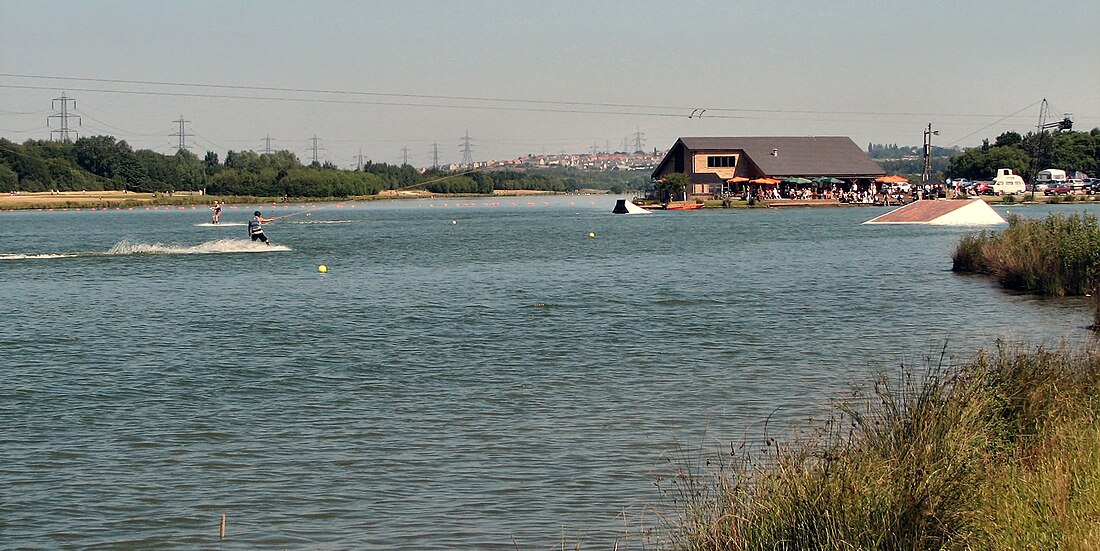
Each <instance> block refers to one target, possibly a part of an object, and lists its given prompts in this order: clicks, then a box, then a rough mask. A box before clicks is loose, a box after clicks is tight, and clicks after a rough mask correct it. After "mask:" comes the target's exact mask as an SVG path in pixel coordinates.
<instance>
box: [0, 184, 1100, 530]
mask: <svg viewBox="0 0 1100 551" xmlns="http://www.w3.org/2000/svg"><path fill="white" fill-rule="evenodd" d="M614 204H615V199H614V198H613V197H609V196H559V197H534V198H510V197H504V198H493V199H471V198H466V199H463V198H458V199H432V200H408V201H378V202H363V203H350V202H349V203H318V204H316V205H308V204H306V205H302V204H291V205H287V206H280V207H279V208H272V206H271V205H270V204H269V205H265V206H263V207H261V210H262V211H263V212H264V215H265V216H268V217H271V216H284V215H293V216H288V217H286V218H283V219H281V220H277V221H275V222H272V223H270V224H267V225H265V226H266V228H267V233H268V235H269V236H270V237H271V239H272V242H273V243H274V244H275V245H276V246H274V247H271V248H268V247H266V246H263V245H256V244H253V243H251V242H249V241H247V236H246V228H245V227H244V226H243V225H240V224H243V223H244V222H246V221H247V219H248V218H249V215H250V213H251V211H252V210H255V208H256V205H239V206H238V205H234V206H233V208H230V209H227V210H226V212H225V213H224V215H223V216H222V222H223V225H222V226H220V227H218V226H201V225H198V224H201V223H204V222H208V221H209V215H210V212H209V211H208V210H206V209H205V208H203V207H199V208H198V209H190V208H188V209H184V210H181V209H178V208H166V207H160V208H158V209H156V210H152V209H150V210H145V209H144V208H141V209H135V210H110V211H103V210H97V211H88V210H83V211H53V212H38V211H25V212H0V328H2V329H0V370H2V372H3V374H4V377H3V379H2V380H0V488H2V493H3V494H2V498H0V508H2V509H0V510H2V515H0V549H22V548H47V549H56V548H82V549H97V548H102V549H195V548H214V547H217V548H219V549H221V548H224V549H255V548H271V549H276V548H277V549H348V548H370V549H404V548H410V547H415V548H418V549H453V548H477V549H501V550H505V549H512V550H514V549H520V550H530V549H549V548H560V546H561V545H562V544H563V542H564V544H565V545H566V546H569V547H572V546H573V545H575V544H581V545H582V548H584V549H612V548H613V547H614V546H615V545H616V543H618V545H619V548H620V549H640V548H641V547H642V546H643V544H647V542H646V540H645V538H644V537H642V536H640V535H639V534H638V533H637V527H638V526H645V525H649V524H652V523H653V522H654V519H653V514H652V506H654V505H658V504H659V503H660V502H661V500H660V496H659V495H658V492H657V489H656V487H655V485H654V481H655V480H656V478H657V477H658V476H660V475H665V474H667V473H668V472H669V470H670V468H671V466H672V465H674V464H675V462H676V460H677V458H679V457H683V456H685V454H687V455H690V453H692V452H691V450H698V449H711V448H715V449H721V448H723V447H724V448H725V449H728V448H729V446H730V443H738V442H742V441H745V440H754V439H758V438H760V437H761V436H762V435H763V434H764V430H765V423H768V425H769V427H768V429H767V430H769V431H770V432H769V434H770V435H777V434H778V435H782V434H784V433H789V432H790V431H792V430H796V429H797V428H798V427H800V426H806V423H807V419H809V418H812V417H818V418H820V417H821V416H822V414H823V413H824V412H826V410H827V408H828V407H829V404H830V400H831V399H833V398H835V397H837V396H840V395H842V394H843V393H844V391H845V389H848V388H849V387H851V386H853V385H859V384H865V383H867V382H870V381H871V378H872V376H873V375H874V374H875V373H876V372H878V371H887V372H895V373H896V372H898V371H899V366H900V365H902V364H905V365H908V366H913V367H919V366H921V365H923V363H924V361H925V360H924V358H925V357H926V356H930V355H936V354H937V353H938V352H939V350H940V349H942V348H943V347H944V346H945V344H946V346H947V350H948V357H949V358H950V359H951V360H952V361H959V360H963V359H966V358H970V357H972V356H973V355H974V354H975V353H976V352H977V351H978V349H979V348H981V347H992V346H993V345H994V344H993V343H994V341H995V340H996V339H998V338H1004V339H1007V340H1009V341H1010V342H1014V341H1017V340H1026V341H1027V342H1030V343H1048V344H1052V345H1059V344H1062V343H1068V346H1079V345H1082V344H1083V343H1086V342H1089V339H1090V336H1089V332H1088V331H1087V330H1086V329H1085V326H1087V325H1088V324H1090V323H1091V322H1092V311H1091V309H1090V308H1089V307H1088V306H1087V305H1086V304H1085V303H1084V302H1083V301H1082V300H1080V299H1060V300H1056V299H1040V298H1035V297H1029V296H1021V295H1015V294H1011V293H1006V292H1004V291H1001V290H1000V289H998V288H997V287H996V286H995V285H994V284H993V283H992V282H991V281H989V280H988V279H985V278H982V277H975V276H960V275H956V274H953V273H952V272H951V271H950V267H951V259H950V256H951V253H952V251H953V249H954V246H955V244H956V243H957V242H958V239H959V238H960V236H962V235H963V234H964V233H966V232H968V231H972V230H968V229H965V228H950V227H929V226H861V225H860V223H861V222H863V221H864V220H868V219H870V218H873V217H874V216H877V215H879V214H882V213H883V212H886V211H887V210H888V209H885V208H819V209H789V210H786V209H752V210H740V209H734V210H705V211H693V212H667V213H664V212H662V213H656V214H652V215H648V216H626V215H613V214H611V209H612V207H613V206H614ZM1001 210H1002V212H1003V211H1005V210H1009V211H1014V212H1017V213H1021V214H1023V215H1031V216H1044V215H1045V214H1046V213H1047V212H1051V211H1059V212H1077V211H1081V210H1087V211H1088V212H1092V213H1096V212H1098V210H1100V208H1097V207H1094V206H1082V205H1050V206H1015V207H1010V208H1009V209H1001ZM230 224H237V225H230ZM590 232H591V233H593V234H594V237H590V236H589V234H590ZM321 264H324V265H326V266H327V267H328V272H327V273H324V274H321V273H318V270H317V267H318V265H321ZM670 460H672V463H670ZM223 513H224V514H225V515H226V517H227V521H226V538H225V539H224V540H223V541H219V539H218V531H219V523H220V521H221V515H222V514H223Z"/></svg>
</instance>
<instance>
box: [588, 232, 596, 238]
mask: <svg viewBox="0 0 1100 551" xmlns="http://www.w3.org/2000/svg"><path fill="white" fill-rule="evenodd" d="M588 237H596V232H594V231H590V232H588Z"/></svg>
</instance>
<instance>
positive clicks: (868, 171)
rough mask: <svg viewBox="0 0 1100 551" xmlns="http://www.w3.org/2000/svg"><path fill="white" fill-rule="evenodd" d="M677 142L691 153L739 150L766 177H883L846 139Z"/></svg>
mask: <svg viewBox="0 0 1100 551" xmlns="http://www.w3.org/2000/svg"><path fill="white" fill-rule="evenodd" d="M679 141H680V142H682V143H683V144H684V146H686V147H687V148H688V149H690V150H694V151H705V150H720V151H729V150H735V149H740V150H742V151H744V152H745V154H746V155H748V157H749V158H750V159H752V162H753V163H755V164H756V166H757V167H759V168H760V170H761V171H762V172H763V173H764V174H766V175H768V176H777V177H787V176H834V177H838V178H860V177H878V176H882V175H884V174H886V171H884V170H883V169H882V167H881V166H879V164H878V163H876V162H875V161H873V160H871V158H870V157H868V156H867V154H866V153H864V152H863V150H862V149H860V148H859V146H857V145H856V144H855V142H853V141H852V139H851V138H849V137H847V136H807V137H790V136H786V137H784V136H777V137H767V136H764V137H741V138H736V137H727V138H724V137H713V138H680V140H679ZM673 149H676V148H675V147H673ZM773 150H775V151H776V155H774V156H773V155H772V151H773ZM662 163H663V161H662Z"/></svg>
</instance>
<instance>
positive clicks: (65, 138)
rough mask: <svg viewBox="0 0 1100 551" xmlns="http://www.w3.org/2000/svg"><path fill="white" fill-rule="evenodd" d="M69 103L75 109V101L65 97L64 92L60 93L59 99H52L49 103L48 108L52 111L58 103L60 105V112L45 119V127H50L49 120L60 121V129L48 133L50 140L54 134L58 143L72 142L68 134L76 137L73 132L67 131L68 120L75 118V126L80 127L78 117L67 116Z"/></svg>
mask: <svg viewBox="0 0 1100 551" xmlns="http://www.w3.org/2000/svg"><path fill="white" fill-rule="evenodd" d="M70 101H71V102H72V103H73V109H76V99H74V98H70V97H67V96H66V95H65V92H61V97H59V98H54V99H53V100H52V101H51V102H50V107H51V108H52V109H57V107H56V106H57V104H58V102H60V103H61V110H60V111H56V112H55V113H54V114H52V115H50V116H48V117H46V126H49V125H50V119H61V128H59V129H57V130H51V131H50V139H51V140H52V139H53V137H54V134H56V135H57V136H58V137H59V138H60V139H58V141H60V142H71V141H73V140H72V137H71V136H70V134H72V135H76V131H75V130H70V129H69V119H70V118H75V119H76V120H77V125H80V117H79V116H76V115H70V114H69V102H70Z"/></svg>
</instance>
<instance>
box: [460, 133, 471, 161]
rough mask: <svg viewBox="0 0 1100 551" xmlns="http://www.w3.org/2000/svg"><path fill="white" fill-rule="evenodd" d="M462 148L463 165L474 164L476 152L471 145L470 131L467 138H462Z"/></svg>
mask: <svg viewBox="0 0 1100 551" xmlns="http://www.w3.org/2000/svg"><path fill="white" fill-rule="evenodd" d="M460 147H461V148H462V164H464V165H467V166H469V165H472V164H474V152H473V148H472V145H471V143H470V130H469V129H467V130H466V137H465V138H462V144H461V146H460Z"/></svg>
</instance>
